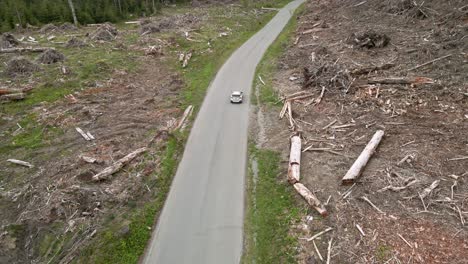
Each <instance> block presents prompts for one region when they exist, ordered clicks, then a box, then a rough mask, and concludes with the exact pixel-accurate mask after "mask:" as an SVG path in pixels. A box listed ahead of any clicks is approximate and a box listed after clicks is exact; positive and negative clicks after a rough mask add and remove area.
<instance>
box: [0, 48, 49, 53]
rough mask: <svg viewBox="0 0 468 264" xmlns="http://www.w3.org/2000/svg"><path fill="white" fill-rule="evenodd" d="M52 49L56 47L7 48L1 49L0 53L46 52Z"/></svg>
mask: <svg viewBox="0 0 468 264" xmlns="http://www.w3.org/2000/svg"><path fill="white" fill-rule="evenodd" d="M50 49H54V48H51V47H37V48H31V47H29V48H7V49H0V53H22V52H44V51H46V50H50Z"/></svg>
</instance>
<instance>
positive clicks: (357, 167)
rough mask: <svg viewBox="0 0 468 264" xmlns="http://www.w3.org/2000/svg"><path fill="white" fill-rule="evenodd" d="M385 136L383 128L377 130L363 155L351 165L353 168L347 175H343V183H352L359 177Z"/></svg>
mask: <svg viewBox="0 0 468 264" xmlns="http://www.w3.org/2000/svg"><path fill="white" fill-rule="evenodd" d="M383 136H384V131H383V130H378V131H377V132H375V134H374V136H373V137H372V139H371V140H370V141H369V143H368V144H367V146H366V147H365V148H364V150H363V151H362V152H361V155H359V157H358V158H357V159H356V161H355V162H354V164H353V165H352V166H351V168H350V169H349V170H348V172H347V173H346V175H345V176H344V177H343V179H342V183H343V184H352V183H354V181H355V180H356V179H357V178H358V177H359V175H361V173H362V171H363V169H364V167H365V166H366V165H367V163H368V162H369V160H370V158H371V157H372V155H373V154H374V152H375V150H376V149H377V147H378V146H379V143H380V141H381V140H382V138H383Z"/></svg>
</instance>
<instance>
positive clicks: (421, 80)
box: [367, 77, 434, 84]
mask: <svg viewBox="0 0 468 264" xmlns="http://www.w3.org/2000/svg"><path fill="white" fill-rule="evenodd" d="M367 83H369V84H427V83H434V80H433V79H431V78H427V77H391V78H374V79H370V80H368V81H367Z"/></svg>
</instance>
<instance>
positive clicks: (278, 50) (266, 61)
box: [251, 5, 305, 106]
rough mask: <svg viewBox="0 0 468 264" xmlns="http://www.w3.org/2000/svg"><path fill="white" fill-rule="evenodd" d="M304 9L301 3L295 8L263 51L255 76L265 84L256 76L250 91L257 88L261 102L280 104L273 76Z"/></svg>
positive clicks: (254, 102)
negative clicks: (279, 31) (279, 32)
mask: <svg viewBox="0 0 468 264" xmlns="http://www.w3.org/2000/svg"><path fill="white" fill-rule="evenodd" d="M304 11H305V7H304V5H301V6H300V7H298V8H297V9H296V11H295V13H294V15H293V16H292V18H291V20H290V21H289V22H288V24H287V25H286V26H285V28H284V29H283V31H282V32H281V34H280V35H279V36H278V38H277V39H276V40H275V41H274V42H273V44H272V45H271V46H270V47H269V48H268V50H267V51H266V52H265V55H264V56H263V58H262V60H261V61H260V63H259V64H258V66H257V70H256V73H255V76H261V77H262V80H263V81H264V82H265V85H263V84H262V83H261V82H260V80H259V79H258V78H257V77H256V78H254V83H253V87H254V89H252V93H255V92H256V91H255V89H259V91H258V93H259V99H260V103H261V104H265V105H268V106H275V105H279V104H280V98H279V96H278V93H277V92H276V91H275V89H274V88H273V77H274V76H275V74H276V72H277V70H278V60H279V58H280V57H281V56H282V55H283V53H284V51H285V50H287V48H288V46H289V45H291V43H292V41H293V40H292V36H293V35H294V31H295V30H296V28H297V19H296V18H297V16H299V15H300V14H302V13H303V12H304ZM251 98H255V100H254V101H253V102H252V103H253V104H258V103H259V102H257V100H256V96H251Z"/></svg>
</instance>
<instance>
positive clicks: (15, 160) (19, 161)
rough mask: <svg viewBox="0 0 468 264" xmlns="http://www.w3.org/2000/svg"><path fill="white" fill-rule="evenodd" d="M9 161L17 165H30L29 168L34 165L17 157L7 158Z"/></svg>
mask: <svg viewBox="0 0 468 264" xmlns="http://www.w3.org/2000/svg"><path fill="white" fill-rule="evenodd" d="M7 161H8V162H11V163H13V164H17V165H21V166H25V167H28V168H32V167H34V166H33V165H32V164H31V163H29V162H26V161H22V160H17V159H7Z"/></svg>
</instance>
